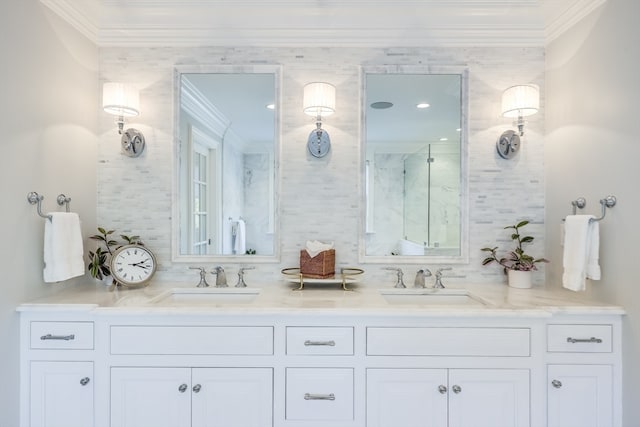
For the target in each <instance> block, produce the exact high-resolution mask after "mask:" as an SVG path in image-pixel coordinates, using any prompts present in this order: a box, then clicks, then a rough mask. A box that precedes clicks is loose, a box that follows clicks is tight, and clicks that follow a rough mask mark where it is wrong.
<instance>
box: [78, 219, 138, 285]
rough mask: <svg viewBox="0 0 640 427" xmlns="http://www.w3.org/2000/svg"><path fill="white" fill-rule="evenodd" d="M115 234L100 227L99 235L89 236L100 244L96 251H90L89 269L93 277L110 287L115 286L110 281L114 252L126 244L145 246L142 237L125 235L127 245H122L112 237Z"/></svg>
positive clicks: (123, 235) (122, 236) (122, 235)
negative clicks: (111, 260)
mask: <svg viewBox="0 0 640 427" xmlns="http://www.w3.org/2000/svg"><path fill="white" fill-rule="evenodd" d="M114 232H115V230H105V229H104V228H102V227H98V233H99V234H94V235H93V236H89V238H90V239H92V240H97V241H98V242H100V246H98V247H97V248H96V250H95V251H89V265H88V266H87V269H88V270H89V274H91V277H93V278H95V279H97V280H100V281H106V284H108V285H111V284H113V280H111V279H110V278H111V269H110V267H109V261H110V259H111V255H113V252H114V251H115V250H116V249H118V248H119V247H121V246H122V245H124V244H131V245H132V244H136V245H141V246H144V244H143V243H142V241H141V240H140V236H127V235H125V234H121V235H120V237H121V238H122V239H123V240H124V241H125V243H120V242H118V241H117V240H114V239H113V238H112V237H111V235H112V234H113V233H114Z"/></svg>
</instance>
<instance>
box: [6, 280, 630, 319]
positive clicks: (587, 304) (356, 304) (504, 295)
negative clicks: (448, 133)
mask: <svg viewBox="0 0 640 427" xmlns="http://www.w3.org/2000/svg"><path fill="white" fill-rule="evenodd" d="M349 287H350V288H352V289H353V290H350V291H344V290H342V289H341V287H340V285H339V284H335V285H334V284H331V285H326V284H320V285H318V284H316V285H309V284H307V285H305V289H304V290H296V288H297V285H295V284H292V283H288V282H285V281H281V282H276V283H273V284H269V285H262V286H255V287H249V288H244V289H245V290H249V291H250V290H251V289H256V290H259V294H258V295H257V296H255V298H254V299H253V300H252V301H250V302H240V303H236V302H224V303H220V302H216V301H213V302H212V301H205V299H206V298H205V299H203V300H198V299H197V298H195V299H194V300H193V301H195V302H184V301H173V300H172V299H170V298H168V299H166V300H163V301H162V302H160V303H155V302H154V298H156V299H158V298H162V295H163V293H166V292H171V290H172V289H175V288H180V289H193V288H195V286H194V285H193V284H185V283H152V284H151V285H150V286H148V287H145V288H141V289H128V288H120V289H116V290H109V288H108V287H105V286H103V285H99V284H89V283H88V284H87V285H86V286H78V287H75V288H71V289H66V290H63V291H61V292H59V293H57V294H55V295H53V296H49V297H45V298H41V299H38V300H34V301H31V302H29V303H25V304H22V305H20V306H19V307H18V308H17V310H18V311H24V312H26V311H66V312H69V311H93V312H94V314H98V313H102V312H104V313H111V314H114V313H116V312H121V313H122V314H125V313H126V314H144V313H149V314H185V313H188V314H209V315H210V314H217V313H219V314H234V313H237V314H249V313H250V314H323V313H327V314H341V315H363V314H368V315H405V316H412V315H419V316H443V315H447V316H454V317H467V316H479V315H480V316H512V317H513V316H527V317H540V316H543V317H544V316H551V315H552V314H559V313H560V314H584V315H591V314H601V315H604V314H616V315H619V314H624V309H623V308H622V307H620V306H615V305H609V304H606V303H602V302H598V301H594V300H589V299H586V298H585V297H584V296H583V295H582V294H579V293H575V292H571V291H568V290H565V289H546V288H543V287H534V288H532V289H514V288H509V287H508V286H506V285H504V284H472V285H471V284H470V285H468V286H464V287H461V286H448V287H447V289H445V290H444V291H449V290H453V291H454V292H464V290H466V291H468V292H469V294H470V295H471V296H472V297H473V298H475V299H476V300H478V301H481V302H482V304H476V305H457V304H442V303H440V304H421V303H418V302H416V303H415V304H414V303H413V302H412V301H411V302H410V303H406V302H404V303H402V304H391V303H389V302H387V300H385V298H384V297H383V296H382V295H381V293H380V290H385V291H391V292H395V291H396V290H395V289H394V288H393V287H391V286H389V285H388V284H387V285H386V286H382V285H376V284H372V283H361V284H352V285H350V286H349ZM209 289H214V292H215V291H219V290H220V289H219V288H218V289H216V288H209ZM236 290H237V289H236V288H234V287H232V286H231V287H229V288H223V289H222V290H221V291H222V292H234V291H236ZM420 291H421V292H433V291H436V292H437V291H438V290H433V289H430V288H427V289H424V290H420ZM411 292H415V289H414V288H413V287H412V286H407V293H411ZM409 297H411V296H409ZM416 301H417V299H416Z"/></svg>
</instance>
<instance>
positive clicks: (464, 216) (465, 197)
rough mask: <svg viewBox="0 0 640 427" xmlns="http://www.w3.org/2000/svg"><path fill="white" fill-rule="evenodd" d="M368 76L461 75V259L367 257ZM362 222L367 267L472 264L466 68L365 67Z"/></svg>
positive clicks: (361, 250) (362, 82)
mask: <svg viewBox="0 0 640 427" xmlns="http://www.w3.org/2000/svg"><path fill="white" fill-rule="evenodd" d="M367 74H458V75H460V76H461V82H460V83H461V97H460V99H461V104H462V105H461V106H460V108H461V111H460V113H461V114H460V122H461V123H460V126H461V129H462V131H461V132H462V134H461V135H460V141H461V142H460V143H461V147H460V184H461V192H460V210H461V212H460V222H461V223H460V255H456V256H449V255H443V256H429V255H425V256H419V255H414V256H402V255H367V254H366V226H367V224H366V220H367V198H366V193H365V188H366V187H365V186H366V182H365V179H366V177H365V167H366V166H365V159H366V138H367V136H366V135H367V133H366V110H367V108H366V107H367V99H366V93H367V91H366V89H367V88H366V76H367ZM360 89H361V96H360V135H361V141H360V161H359V164H360V180H359V190H358V191H359V196H360V219H359V225H358V234H359V238H358V240H359V242H358V260H359V262H360V263H363V264H421V265H425V264H430V265H433V264H468V263H469V166H468V164H469V159H468V158H469V149H468V142H469V123H468V117H469V114H468V110H469V71H468V68H466V67H461V66H447V65H435V66H434V65H430V66H416V65H373V66H363V67H361V73H360Z"/></svg>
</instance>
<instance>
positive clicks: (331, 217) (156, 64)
mask: <svg viewBox="0 0 640 427" xmlns="http://www.w3.org/2000/svg"><path fill="white" fill-rule="evenodd" d="M265 63H266V64H280V65H282V67H283V68H282V69H283V79H282V124H283V126H282V132H281V135H282V140H281V161H280V165H281V170H280V179H281V183H280V190H281V193H280V200H279V203H280V225H281V261H280V263H279V264H262V265H257V266H256V267H257V269H256V270H252V271H250V272H248V273H247V282H248V283H249V284H252V283H256V284H260V283H261V282H264V281H267V280H273V279H277V278H279V270H280V269H281V268H284V267H291V266H297V264H298V256H299V251H300V249H301V247H302V246H303V245H304V242H305V241H306V240H308V239H319V240H324V241H334V242H335V247H336V253H337V255H336V258H337V263H338V264H340V265H350V266H358V265H359V264H358V224H359V215H360V206H359V193H358V192H359V171H360V165H359V161H360V145H359V144H360V140H359V137H360V124H359V117H360V116H359V114H360V113H359V105H360V101H359V96H360V66H363V65H385V64H401V65H422V66H427V65H452V66H466V67H468V69H469V99H470V105H469V148H468V152H469V175H470V176H469V206H470V224H469V231H470V238H469V244H470V250H469V253H470V263H469V264H467V265H455V266H454V270H453V272H447V273H449V274H447V275H445V277H446V276H453V277H450V278H448V279H445V284H446V283H447V281H449V282H451V283H475V282H493V281H504V278H503V275H502V273H501V270H499V269H498V268H497V267H495V266H492V267H482V266H481V264H480V262H481V259H482V257H483V254H482V253H481V252H480V251H479V249H480V248H481V247H484V246H496V245H499V246H501V247H505V248H511V245H510V242H509V239H508V233H506V231H505V230H503V227H504V226H505V225H510V224H514V223H515V222H516V221H517V220H520V219H523V218H526V219H529V220H531V221H532V222H533V224H532V225H531V226H529V231H530V232H531V234H532V235H533V236H534V237H535V238H536V242H535V246H534V247H533V248H532V249H533V250H532V252H533V255H536V256H541V255H543V254H542V250H543V248H544V242H543V235H544V233H543V228H544V224H543V220H544V178H543V171H544V167H543V134H544V129H543V123H544V122H543V117H544V114H543V111H541V112H540V113H539V114H537V115H534V116H531V117H529V123H528V125H527V127H526V136H525V138H524V143H523V147H522V149H521V152H520V154H519V155H518V156H517V157H516V159H514V160H510V161H506V160H503V159H501V158H499V157H498V156H497V154H496V152H495V141H496V139H497V138H498V136H499V135H500V133H501V132H502V131H503V130H505V129H507V128H510V126H511V124H510V122H509V120H508V119H504V118H502V117H501V116H500V111H499V110H500V97H501V93H502V90H503V89H504V88H506V87H508V86H509V85H512V84H515V83H526V82H533V83H536V84H538V85H540V86H541V87H542V88H544V50H543V48H446V49H445V48H397V49H368V48H367V49H364V48H362V49H360V48H344V49H343V48H317V47H310V48H221V47H202V48H102V49H101V51H100V77H101V80H102V81H116V80H118V81H128V82H132V83H135V84H137V85H139V86H140V87H141V89H142V90H141V110H142V111H141V115H140V116H139V117H136V118H134V121H133V123H131V124H130V125H131V126H134V127H137V128H138V129H140V130H142V131H143V132H144V134H145V137H146V140H147V151H146V152H145V153H144V154H143V155H142V156H141V157H140V158H137V159H130V158H127V157H124V156H122V155H121V154H120V147H119V137H118V135H117V133H116V130H115V126H114V125H113V123H112V119H111V118H110V117H109V116H108V115H106V114H101V115H100V117H101V127H100V130H101V131H100V134H101V142H100V147H99V153H98V206H97V212H98V213H97V217H98V218H97V219H98V221H97V222H98V224H99V225H101V226H104V227H108V228H115V229H117V230H118V232H123V233H133V234H139V235H140V236H142V238H143V240H145V242H147V244H148V245H149V246H150V247H151V248H152V249H154V250H155V252H156V254H157V256H158V259H159V262H160V264H161V270H160V271H159V273H158V277H159V278H161V279H162V278H164V279H180V280H192V281H193V282H194V283H195V282H197V277H196V274H195V273H193V270H188V269H187V265H184V264H173V263H172V262H171V253H170V252H171V194H172V182H173V181H172V178H171V176H172V167H173V163H172V155H173V146H172V144H173V141H172V140H173V114H174V112H173V67H174V66H175V65H179V64H182V65H189V64H212V65H220V64H230V65H231V64H243V65H247V64H265ZM314 80H321V81H327V82H330V83H333V84H334V85H335V86H336V88H337V101H336V102H337V106H336V114H334V115H332V116H330V117H329V118H328V119H326V120H325V122H324V123H323V127H324V128H325V129H327V130H328V132H329V133H330V135H331V139H332V149H331V152H330V154H329V155H328V156H327V157H325V158H322V159H316V158H312V157H311V156H309V155H308V154H307V151H306V139H307V135H308V133H309V132H310V131H311V129H313V126H314V123H313V120H311V119H310V118H309V117H308V116H306V115H305V114H304V113H303V112H302V87H303V85H304V84H306V83H308V82H310V81H314ZM541 92H542V93H543V94H544V90H542V91H541ZM542 105H543V106H544V99H543V100H542ZM558 220H560V218H558ZM389 265H392V264H391V263H390V264H389ZM209 267H212V266H209ZM362 267H363V268H364V269H365V270H366V272H367V278H368V279H370V280H369V282H376V281H378V280H379V281H382V283H383V284H386V283H389V284H392V283H393V279H394V275H393V272H390V271H385V270H382V267H385V265H372V264H367V265H363V266H362ZM422 267H424V266H423V265H417V264H416V265H415V266H412V265H405V266H404V267H403V268H404V269H405V271H406V272H407V277H412V275H413V272H414V271H415V270H417V269H418V268H422ZM428 267H430V268H432V269H434V268H437V266H434V265H431V266H428ZM225 268H226V269H227V271H228V272H231V274H232V275H233V273H234V272H235V271H236V270H237V266H236V265H225ZM231 277H232V276H231ZM536 279H537V281H538V282H540V281H542V280H543V274H542V272H540V273H538V274H537V278H536Z"/></svg>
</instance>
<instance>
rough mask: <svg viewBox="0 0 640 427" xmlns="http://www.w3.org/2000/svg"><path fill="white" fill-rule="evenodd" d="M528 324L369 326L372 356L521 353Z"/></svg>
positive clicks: (527, 338) (527, 340) (527, 350)
mask: <svg viewBox="0 0 640 427" xmlns="http://www.w3.org/2000/svg"><path fill="white" fill-rule="evenodd" d="M530 342H531V340H530V330H529V329H528V328H367V354H368V355H370V356H520V357H528V356H529V355H530V354H531V344H530Z"/></svg>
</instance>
